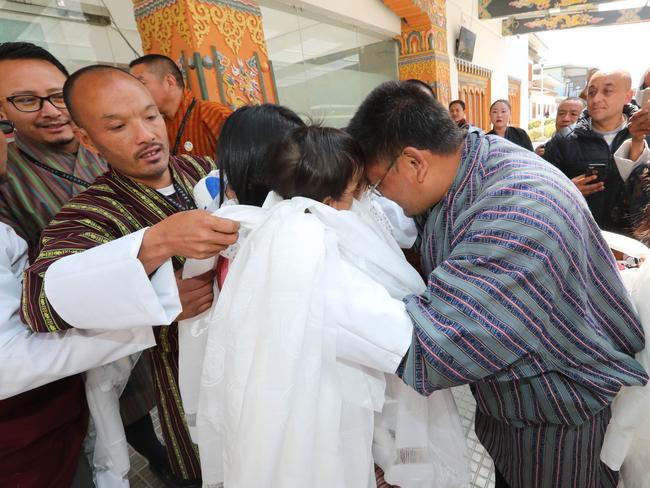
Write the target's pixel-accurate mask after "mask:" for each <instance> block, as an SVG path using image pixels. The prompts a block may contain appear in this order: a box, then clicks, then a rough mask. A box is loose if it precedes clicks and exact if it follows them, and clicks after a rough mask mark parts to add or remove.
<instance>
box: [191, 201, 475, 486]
mask: <svg viewBox="0 0 650 488" xmlns="http://www.w3.org/2000/svg"><path fill="white" fill-rule="evenodd" d="M367 203H368V202H362V203H359V202H355V207H354V211H353V212H339V211H336V210H334V209H331V208H330V207H327V206H325V205H323V204H320V203H318V202H315V201H312V200H309V199H305V198H294V199H293V200H290V201H282V200H281V199H279V198H278V197H277V196H275V195H273V194H271V195H270V196H269V198H268V199H267V202H266V203H265V205H264V208H262V209H259V208H251V207H226V208H223V209H221V210H220V211H218V212H217V214H218V215H220V216H223V217H228V218H232V219H233V220H238V221H240V222H243V223H242V227H243V228H244V229H249V232H250V235H249V236H248V237H247V238H246V239H244V240H243V242H242V243H241V248H240V249H239V251H238V254H237V256H236V258H235V259H234V261H233V262H232V263H231V266H230V270H229V274H228V279H227V280H226V283H225V285H224V288H223V290H222V292H221V296H220V298H219V300H218V301H217V303H216V305H215V306H213V309H212V310H211V311H210V312H209V314H210V315H209V319H207V321H205V319H203V320H204V322H203V323H208V324H209V329H208V331H207V345H206V347H205V359H204V362H203V373H202V377H201V384H200V393H199V402H198V408H197V430H196V433H197V440H198V444H199V448H200V453H201V463H202V475H203V481H204V484H205V485H206V486H218V485H219V484H220V483H222V482H224V484H225V486H227V487H228V488H252V487H258V486H269V487H276V488H298V487H300V488H302V487H304V486H310V487H314V488H318V487H321V486H322V487H331V486H336V487H341V488H363V487H366V486H367V487H372V486H375V480H374V473H373V469H372V461H373V459H372V456H371V452H372V445H371V444H372V437H373V421H374V414H375V412H377V413H378V415H379V411H381V409H382V408H383V404H384V389H385V379H384V375H383V374H382V373H381V372H386V373H392V372H394V371H395V369H396V368H397V366H398V365H399V362H400V361H401V358H402V356H403V355H404V353H405V352H406V350H407V348H408V347H409V346H410V343H411V336H412V332H411V330H412V325H411V321H410V318H408V316H407V315H406V312H405V310H404V305H403V303H402V302H401V301H400V300H401V298H403V297H404V296H405V295H407V294H410V293H419V292H421V291H422V290H423V289H424V283H423V282H422V280H421V278H420V277H419V275H418V274H417V272H416V271H415V270H414V269H413V268H411V267H410V266H409V265H408V264H407V263H406V261H405V260H404V257H403V255H402V253H401V251H400V249H399V246H398V245H397V244H396V243H395V241H394V240H392V238H390V236H388V235H387V229H385V228H383V227H381V226H379V225H377V223H376V221H375V220H374V219H373V217H372V216H371V215H370V214H369V212H368V211H367V206H366V205H367ZM380 285H381V286H380ZM391 296H392V297H393V299H391ZM199 361H200V359H199V358H195V364H196V363H197V362H199ZM190 369H191V368H188V371H189V370H190ZM387 376H388V377H390V378H394V379H395V381H394V383H393V385H394V388H392V390H390V391H389V394H391V395H394V396H395V397H397V398H391V399H390V401H389V403H388V404H391V405H393V406H395V405H397V406H398V408H397V410H394V411H396V412H399V415H393V414H391V413H385V414H381V415H379V417H378V420H377V423H376V425H377V426H378V427H377V428H378V429H383V430H382V434H381V448H382V449H381V450H382V453H383V457H382V467H383V468H384V469H386V470H387V471H388V472H389V473H392V474H393V475H394V477H395V478H396V479H397V478H399V480H400V482H404V483H405V485H404V486H414V487H415V486H417V487H429V486H431V487H433V486H436V487H446V486H448V487H458V486H462V485H463V484H464V483H465V481H466V480H467V478H468V468H467V462H466V459H465V451H464V436H463V434H462V430H461V427H460V422H459V419H458V414H457V412H456V411H455V405H454V403H453V399H452V398H451V393H450V392H448V391H445V392H439V393H438V394H436V395H433V396H432V397H430V398H423V397H419V396H418V395H417V394H416V393H415V392H413V391H412V390H409V389H408V388H407V387H406V386H405V385H402V384H401V380H398V379H397V378H395V377H394V376H393V375H392V374H389V375H387ZM183 381H184V375H181V384H182V383H183ZM400 385H402V386H403V389H401V386H400ZM405 391H406V394H404V392H405ZM414 400H415V401H414ZM409 405H410V407H409ZM432 420H433V421H434V422H433V423H431V421H432ZM433 424H435V425H436V427H435V428H432V427H431V426H432V425H433ZM422 428H424V429H425V435H424V436H418V435H414V434H415V433H416V432H421V429H422ZM436 429H441V430H440V431H438V430H436ZM429 434H434V435H439V434H440V435H441V438H440V443H438V440H437V439H429V438H428V435H429ZM443 434H444V435H443ZM449 439H454V441H452V442H449ZM434 445H438V449H437V450H435V451H432V450H431V446H434ZM407 451H408V452H409V453H411V454H412V453H416V452H417V453H418V456H415V457H413V456H411V457H409V456H404V455H403V454H404V453H406V452H407ZM442 451H446V452H447V453H448V454H449V456H448V457H449V459H451V460H452V461H453V462H452V464H448V462H447V459H446V458H445V459H438V457H437V456H438V454H439V452H442ZM423 460H424V461H425V462H426V463H428V465H427V466H426V469H424V470H423V467H422V461H423ZM412 461H418V462H417V463H413V462H412ZM393 466H396V467H398V468H397V469H392V467H393ZM409 481H412V482H413V483H416V484H412V485H407V484H406V483H408V482H409ZM392 482H395V481H392Z"/></svg>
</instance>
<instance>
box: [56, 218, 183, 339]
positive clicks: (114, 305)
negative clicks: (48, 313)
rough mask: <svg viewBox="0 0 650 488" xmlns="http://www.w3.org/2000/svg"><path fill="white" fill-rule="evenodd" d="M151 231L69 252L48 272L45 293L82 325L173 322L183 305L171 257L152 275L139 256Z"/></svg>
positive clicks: (61, 311) (121, 326)
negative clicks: (146, 269) (145, 237)
mask: <svg viewBox="0 0 650 488" xmlns="http://www.w3.org/2000/svg"><path fill="white" fill-rule="evenodd" d="M145 231H146V229H142V230H139V231H137V232H134V233H133V234H129V235H127V236H124V237H121V238H119V239H116V240H114V241H111V242H108V243H106V244H102V245H100V246H97V247H94V248H92V249H88V250H87V251H83V252H80V253H78V254H73V255H71V256H66V257H64V258H61V259H59V260H58V261H56V262H55V263H54V264H52V265H51V266H50V267H49V269H48V270H47V272H46V273H45V279H44V286H45V294H46V296H47V299H48V300H49V302H50V304H51V305H52V307H53V308H54V310H56V312H57V313H58V314H59V315H60V316H61V318H62V319H63V320H65V321H66V322H68V323H69V324H70V325H72V326H73V327H77V328H81V329H129V328H132V327H145V326H156V325H168V324H170V323H171V322H173V321H174V320H175V319H176V317H177V316H178V315H179V314H180V313H181V310H182V307H181V303H180V298H179V296H178V288H177V286H176V279H175V277H174V269H173V266H172V263H171V259H168V260H167V261H165V263H163V264H162V266H160V267H159V268H158V270H156V272H155V273H154V274H153V275H152V276H151V279H150V278H149V276H147V273H146V271H145V269H144V266H143V265H142V263H141V261H140V260H139V259H138V253H139V252H140V246H141V245H142V239H143V236H144V233H145Z"/></svg>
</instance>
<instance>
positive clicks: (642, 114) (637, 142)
mask: <svg viewBox="0 0 650 488" xmlns="http://www.w3.org/2000/svg"><path fill="white" fill-rule="evenodd" d="M648 113H649V112H648V109H647V108H644V109H643V110H639V111H638V112H637V113H635V114H634V115H633V116H632V117H630V122H629V123H628V125H627V130H628V131H629V132H630V136H631V137H632V144H631V146H630V155H629V157H628V159H631V160H632V161H636V160H637V159H639V156H641V154H642V153H643V149H644V147H645V146H644V144H643V141H644V140H645V137H646V136H647V135H648V134H650V118H649V116H648Z"/></svg>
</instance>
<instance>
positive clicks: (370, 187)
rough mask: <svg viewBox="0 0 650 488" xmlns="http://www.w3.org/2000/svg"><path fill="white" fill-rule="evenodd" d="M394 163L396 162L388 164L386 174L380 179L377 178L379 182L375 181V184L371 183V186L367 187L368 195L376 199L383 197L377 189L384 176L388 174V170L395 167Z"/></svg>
mask: <svg viewBox="0 0 650 488" xmlns="http://www.w3.org/2000/svg"><path fill="white" fill-rule="evenodd" d="M396 161H397V160H395V161H393V162H392V163H390V164H389V165H388V168H386V172H385V173H384V175H383V176H382V177H381V178H379V180H377V183H373V184H371V185H369V186H368V190H369V191H370V193H374V194H375V195H377V196H378V197H383V195H382V194H381V191H380V190H379V187H380V186H381V184H382V183H383V182H384V179H385V178H386V176H388V173H389V172H390V170H391V169H393V166H395V163H396Z"/></svg>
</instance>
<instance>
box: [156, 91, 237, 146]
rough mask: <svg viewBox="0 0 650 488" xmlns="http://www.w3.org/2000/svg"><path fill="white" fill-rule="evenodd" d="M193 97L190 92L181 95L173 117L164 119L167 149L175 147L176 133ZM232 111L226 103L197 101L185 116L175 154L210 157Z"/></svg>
mask: <svg viewBox="0 0 650 488" xmlns="http://www.w3.org/2000/svg"><path fill="white" fill-rule="evenodd" d="M193 98H194V97H193V96H192V94H191V93H190V92H187V91H186V92H185V93H184V94H183V100H182V101H181V105H180V107H178V111H177V112H176V115H175V116H174V118H173V119H172V120H168V119H165V125H166V126H167V137H168V138H169V150H170V151H171V150H173V149H174V143H175V142H176V136H177V134H178V131H179V130H180V127H181V124H182V121H183V117H184V116H185V113H186V112H187V110H188V109H189V107H190V104H191V103H192V100H193ZM230 113H231V110H230V109H229V108H228V107H226V106H225V105H221V104H220V103H217V102H210V101H206V100H198V99H197V100H196V105H195V106H194V108H193V109H192V112H191V113H190V116H189V117H188V118H187V122H186V123H185V127H183V133H182V134H181V138H180V145H179V146H178V154H191V155H194V156H209V157H211V158H213V157H214V156H215V154H216V151H217V139H218V138H219V133H220V132H221V127H223V124H224V122H225V121H226V119H227V118H228V116H229V115H230Z"/></svg>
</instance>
